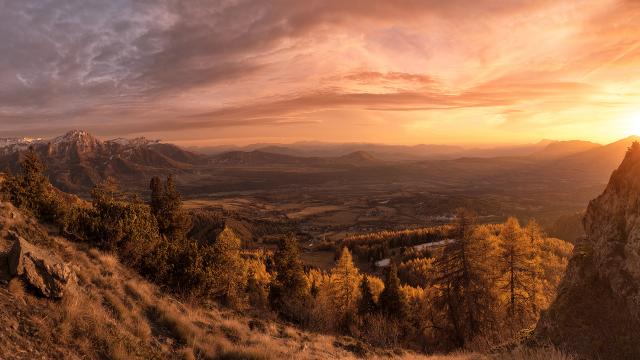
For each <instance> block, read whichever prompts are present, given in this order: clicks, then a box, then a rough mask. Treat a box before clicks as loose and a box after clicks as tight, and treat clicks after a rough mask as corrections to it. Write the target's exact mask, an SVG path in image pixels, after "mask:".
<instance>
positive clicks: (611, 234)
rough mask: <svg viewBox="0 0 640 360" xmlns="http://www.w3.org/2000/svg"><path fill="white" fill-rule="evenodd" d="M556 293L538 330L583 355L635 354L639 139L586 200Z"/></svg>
mask: <svg viewBox="0 0 640 360" xmlns="http://www.w3.org/2000/svg"><path fill="white" fill-rule="evenodd" d="M584 227H585V231H586V237H585V238H584V239H583V240H582V241H581V242H580V243H578V244H577V246H576V248H575V250H574V255H573V258H572V259H571V261H570V263H569V266H568V268H567V273H566V275H565V278H564V279H563V281H562V283H561V285H560V288H559V291H558V297H557V298H556V300H555V302H554V303H553V304H552V306H551V307H550V309H549V310H548V312H547V313H546V314H545V315H544V316H543V317H542V319H541V321H540V323H539V325H538V329H537V334H538V335H539V336H540V337H541V338H542V339H548V340H550V341H551V342H553V343H554V344H556V345H558V346H561V347H562V348H563V349H565V350H567V351H570V352H575V353H577V354H579V355H582V356H583V357H584V358H586V359H591V358H593V359H639V358H640V332H638V330H639V329H640V144H638V143H637V142H636V143H634V144H633V145H632V146H631V147H630V148H629V150H628V151H627V154H626V157H625V159H624V161H623V162H622V164H621V165H620V167H619V168H618V169H617V170H616V171H615V172H614V173H613V175H612V176H611V180H610V182H609V185H608V186H607V188H606V190H605V191H604V193H603V194H602V195H600V196H599V197H598V198H597V199H595V200H593V201H592V202H591V203H590V204H589V208H588V210H587V213H586V215H585V218H584Z"/></svg>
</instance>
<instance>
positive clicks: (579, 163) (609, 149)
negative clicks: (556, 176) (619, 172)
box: [553, 136, 640, 182]
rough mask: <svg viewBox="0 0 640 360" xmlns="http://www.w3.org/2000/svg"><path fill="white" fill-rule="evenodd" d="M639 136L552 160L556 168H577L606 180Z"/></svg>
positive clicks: (593, 176)
mask: <svg viewBox="0 0 640 360" xmlns="http://www.w3.org/2000/svg"><path fill="white" fill-rule="evenodd" d="M634 141H640V137H638V136H631V137H628V138H625V139H622V140H619V141H616V142H614V143H611V144H608V145H605V146H599V147H595V148H593V149H590V150H587V151H583V152H580V153H577V154H573V155H569V156H566V157H563V158H560V159H557V161H555V162H554V164H553V167H555V168H556V169H564V170H565V171H566V170H577V171H580V172H582V173H583V174H584V176H589V177H592V178H596V179H600V180H601V181H603V182H606V181H607V180H608V179H609V176H610V175H611V172H612V171H613V170H614V169H615V168H616V166H617V164H619V163H620V161H622V159H623V158H624V155H625V153H626V152H627V149H628V148H629V146H631V144H632V143H633V142H634Z"/></svg>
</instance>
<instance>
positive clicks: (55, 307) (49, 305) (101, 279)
mask: <svg viewBox="0 0 640 360" xmlns="http://www.w3.org/2000/svg"><path fill="white" fill-rule="evenodd" d="M0 217H1V213H0ZM15 219H18V220H17V221H20V219H21V218H20V217H15ZM50 249H51V251H54V252H56V254H57V255H58V256H60V257H62V258H63V259H65V261H70V262H72V268H73V269H74V271H75V273H76V275H77V277H78V280H77V285H76V286H73V287H71V288H70V289H69V290H68V291H67V293H66V294H65V297H64V298H63V299H62V300H61V301H49V300H45V299H40V298H37V297H34V296H32V295H31V294H30V293H29V292H28V291H27V290H26V289H25V287H24V285H23V283H22V282H21V281H20V280H18V279H13V280H12V281H11V282H10V283H9V284H8V289H7V290H8V293H9V294H10V296H11V297H12V299H14V301H17V302H18V303H16V304H23V305H20V306H21V309H31V311H32V312H31V313H27V312H26V311H23V313H22V315H21V316H22V317H23V318H24V317H28V319H29V324H32V326H33V327H35V328H38V329H45V330H47V331H44V335H42V336H43V337H41V338H40V339H44V341H45V343H47V344H49V345H50V346H54V347H55V348H56V351H59V352H63V353H64V356H63V358H69V359H99V358H102V359H185V360H190V359H219V360H223V359H255V360H269V359H283V358H292V359H293V358H295V359H301V360H304V359H318V360H320V359H357V358H358V357H357V356H356V355H354V354H353V353H350V352H348V351H346V350H344V349H343V348H340V347H338V346H336V338H334V337H331V336H325V335H318V334H314V333H308V332H302V331H299V330H297V329H295V328H292V327H289V326H285V325H282V324H278V323H276V322H273V321H269V320H260V321H259V322H257V321H255V320H252V319H250V318H247V317H245V316H242V315H239V314H236V313H232V312H230V311H225V310H223V309H220V308H218V307H216V306H212V307H209V308H205V307H201V306H197V305H195V304H183V303H180V302H179V301H177V300H176V299H174V298H172V297H171V296H168V295H166V294H164V293H163V292H162V291H160V290H159V289H158V288H157V287H156V286H154V285H152V284H150V283H148V282H146V281H144V280H143V279H141V278H140V277H139V276H138V275H136V274H135V273H134V272H132V271H131V270H129V269H127V268H126V267H124V266H123V265H122V264H121V263H120V262H119V261H118V259H117V258H116V257H115V256H113V255H112V254H108V253H103V252H101V251H99V250H96V249H90V248H88V247H87V246H84V245H81V244H73V243H70V242H68V241H66V240H64V239H61V238H54V239H53V244H52V246H51V248H50ZM16 306H18V305H16ZM36 310H37V312H36ZM10 320H11V319H10ZM250 323H251V326H250V325H249V324H250ZM256 323H259V326H257V325H256ZM19 327H20V329H22V328H23V327H24V324H19ZM251 328H253V330H252V329H251ZM25 339H27V340H25V341H28V339H30V338H25ZM32 341H36V340H32ZM40 345H41V344H34V345H33V347H34V348H38V346H40ZM4 355H5V354H4V353H3V352H2V349H1V348H0V358H1V357H3V356H4ZM370 358H372V359H388V358H389V357H388V356H387V355H379V356H378V357H376V356H375V355H374V356H372V357H370ZM395 358H398V359H405V360H412V359H416V360H417V359H425V360H480V359H488V360H489V359H496V360H506V359H514V360H524V359H533V360H537V359H541V360H542V359H544V360H571V358H570V357H567V356H565V355H563V354H561V353H560V352H558V351H556V350H553V349H551V350H535V351H533V350H523V349H516V350H514V351H512V352H511V353H509V354H501V355H496V356H493V357H486V356H482V355H475V354H453V355H447V356H431V357H429V356H421V355H416V354H410V353H407V354H404V355H398V356H395Z"/></svg>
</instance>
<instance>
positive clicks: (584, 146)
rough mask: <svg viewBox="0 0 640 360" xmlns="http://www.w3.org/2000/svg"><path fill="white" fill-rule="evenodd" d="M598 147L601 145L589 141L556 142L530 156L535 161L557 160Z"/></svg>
mask: <svg viewBox="0 0 640 360" xmlns="http://www.w3.org/2000/svg"><path fill="white" fill-rule="evenodd" d="M600 147H602V145H600V144H596V143H593V142H589V141H580V140H572V141H557V142H552V143H550V144H549V145H547V146H546V147H545V148H544V149H542V150H540V151H537V152H535V153H533V154H531V157H532V158H533V159H536V160H552V159H559V158H562V157H566V156H570V155H574V154H579V153H582V152H585V151H588V150H592V149H597V148H600Z"/></svg>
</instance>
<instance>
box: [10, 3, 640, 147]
mask: <svg viewBox="0 0 640 360" xmlns="http://www.w3.org/2000/svg"><path fill="white" fill-rule="evenodd" d="M2 7H3V10H2V11H1V12H0V53H1V54H3V56H1V57H0V132H2V133H3V134H5V133H6V134H9V135H13V134H27V133H33V132H38V133H39V134H41V135H48V134H52V133H54V132H57V131H64V130H65V129H67V128H70V127H84V128H87V129H89V130H92V131H96V132H97V133H98V134H99V135H100V134H103V135H105V136H107V135H108V136H111V135H124V136H126V135H129V134H145V133H153V134H155V135H162V136H163V137H165V138H166V139H168V140H171V139H172V137H173V138H180V139H181V140H183V141H186V140H188V138H189V137H190V136H195V135H194V133H195V132H196V130H202V131H197V137H198V138H199V139H203V138H206V136H207V134H210V135H211V138H214V137H216V136H217V135H215V134H214V132H216V131H222V132H226V131H230V130H221V129H229V128H233V127H241V128H242V129H243V130H242V133H243V134H254V135H256V136H257V135H265V134H266V135H267V136H274V137H277V136H278V135H279V134H281V133H282V132H283V131H284V130H283V127H286V129H287V130H286V131H287V134H288V136H294V135H293V134H295V136H298V137H300V138H303V139H310V138H316V137H319V136H321V137H328V136H332V135H331V134H332V133H333V132H332V129H330V128H329V127H335V126H336V119H335V118H333V117H335V116H336V115H337V114H339V115H340V116H341V117H344V118H341V119H340V121H341V122H342V124H345V125H344V126H345V127H352V128H354V129H356V128H358V127H359V126H360V127H361V126H362V124H368V125H367V126H369V127H370V129H368V131H367V135H366V136H373V137H375V138H376V139H380V140H382V141H384V140H385V139H387V138H386V137H385V136H388V140H389V141H391V140H394V141H396V142H397V141H399V140H400V141H401V140H402V139H405V140H406V141H411V142H415V141H418V140H419V141H423V142H429V141H438V139H437V138H430V136H433V134H432V133H430V132H429V131H425V132H423V133H419V132H418V133H416V130H415V129H416V127H413V128H412V130H411V132H407V131H406V129H407V128H411V126H412V125H411V124H416V123H419V122H425V121H427V120H428V122H429V123H433V122H434V121H439V122H441V123H442V124H446V125H447V126H446V128H447V129H450V131H455V132H456V133H457V134H458V136H457V137H454V138H452V139H453V140H454V141H460V142H465V141H469V140H470V139H473V137H474V134H476V133H477V131H478V127H482V128H483V129H482V131H483V132H486V133H487V134H488V137H487V140H488V141H489V140H492V137H495V138H496V139H498V140H500V141H504V140H505V139H507V138H513V139H516V140H519V139H522V140H527V139H529V138H532V137H566V136H569V134H567V133H566V131H567V129H571V128H572V126H573V127H578V126H579V125H575V124H580V122H581V121H582V124H588V125H589V126H594V124H596V123H598V124H602V123H604V122H606V121H615V119H616V118H617V116H619V115H620V113H623V112H628V111H631V110H632V108H633V106H636V105H635V104H636V103H637V100H638V99H639V98H640V96H638V92H640V79H635V78H634V71H633V70H634V69H636V68H637V66H638V65H640V43H639V42H638V39H640V27H638V26H637V24H638V21H640V3H638V2H637V1H633V0H627V1H625V0H597V1H580V0H575V1H562V2H558V1H550V0H549V1H547V0H543V1H524V0H522V1H508V2H505V1H499V0H489V1H477V2H469V1H463V0H450V1H437V0H399V1H392V2H391V1H383V0H375V1H371V0H368V1H364V0H353V1H342V0H325V1H312V2H309V1H294V0H273V1H261V0H222V1H215V2H211V1H205V0H192V1H178V0H155V1H151V0H114V1H102V0H38V1H35V0H22V1H4V2H2ZM474 109H475V110H474ZM630 109H631V110H630ZM639 110H640V109H639ZM584 116H590V117H591V118H590V119H583V120H580V118H581V117H584ZM479 117H485V118H484V120H483V119H478V118H479ZM465 119H467V120H465ZM554 124H555V126H554ZM323 127H324V128H323ZM532 127H534V128H532ZM594 128H595V127H594ZM560 129H562V130H563V131H564V132H562V133H561V132H560ZM236 133H239V132H236ZM358 133H359V132H358V131H356V130H353V132H352V135H353V136H354V137H355V136H364V135H358ZM360 133H361V132H360ZM234 134H235V133H234ZM615 135H617V134H611V136H615ZM229 136H234V135H233V134H232V135H229ZM350 136H351V135H350ZM602 136H603V135H602V134H601V133H596V132H595V131H594V133H593V134H592V138H601V137H602ZM320 140H331V139H327V138H322V139H320ZM353 140H367V139H357V138H354V139H353Z"/></svg>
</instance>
